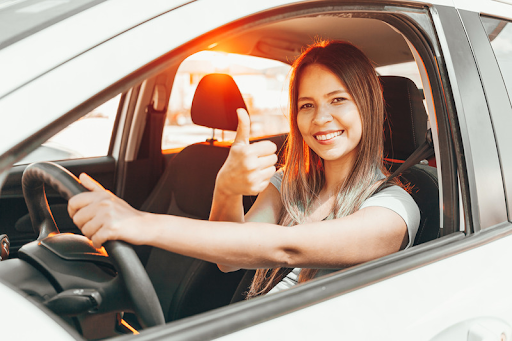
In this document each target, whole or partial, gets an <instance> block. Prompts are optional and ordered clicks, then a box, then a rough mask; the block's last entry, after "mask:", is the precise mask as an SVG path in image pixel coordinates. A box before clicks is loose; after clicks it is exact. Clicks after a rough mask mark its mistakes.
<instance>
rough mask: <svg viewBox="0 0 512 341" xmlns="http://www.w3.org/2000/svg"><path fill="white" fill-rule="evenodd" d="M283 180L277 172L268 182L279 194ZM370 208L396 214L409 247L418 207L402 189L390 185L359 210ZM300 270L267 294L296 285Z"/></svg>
mask: <svg viewBox="0 0 512 341" xmlns="http://www.w3.org/2000/svg"><path fill="white" fill-rule="evenodd" d="M282 180H283V172H282V171H279V172H276V173H275V174H274V176H272V178H271V179H270V182H271V183H272V184H273V185H274V186H275V187H276V188H277V190H278V191H279V193H281V182H282ZM371 206H379V207H385V208H388V209H390V210H392V211H394V212H396V213H397V214H398V215H399V216H400V217H402V219H403V220H404V221H405V224H406V225H407V232H408V234H409V243H408V244H407V246H406V248H408V247H410V246H411V245H412V243H413V242H414V238H415V237H416V232H418V227H419V225H420V218H421V215H420V210H419V208H418V205H417V204H416V202H415V201H414V199H413V198H412V197H411V195H410V194H409V193H407V192H406V191H405V190H404V189H403V188H402V187H400V186H396V185H392V186H389V187H387V188H384V189H382V190H380V191H379V192H377V193H375V194H374V195H372V196H371V197H369V198H368V199H366V200H365V201H364V202H363V204H362V205H361V207H359V209H363V208H366V207H371ZM300 270H301V269H300V268H295V269H293V271H292V272H290V273H289V274H288V275H287V276H286V277H285V278H284V279H283V280H282V281H281V282H279V283H278V284H277V285H276V286H275V287H274V288H273V289H272V290H270V292H269V294H271V293H275V292H278V291H281V290H284V289H288V288H290V287H292V286H293V285H295V284H297V283H298V278H299V273H300Z"/></svg>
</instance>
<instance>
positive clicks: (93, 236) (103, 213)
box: [68, 173, 148, 247]
mask: <svg viewBox="0 0 512 341" xmlns="http://www.w3.org/2000/svg"><path fill="white" fill-rule="evenodd" d="M80 182H81V183H82V185H83V186H84V187H85V188H87V189H88V190H90V192H85V193H81V194H78V195H75V196H74V197H72V198H71V199H69V201H68V212H69V215H70V217H71V218H72V219H73V222H74V223H75V224H76V225H77V226H78V228H80V230H81V231H82V233H83V234H84V235H85V236H86V237H88V238H89V239H90V240H91V241H92V242H93V244H94V246H95V247H100V246H101V245H103V243H105V242H106V241H108V240H123V241H125V242H127V243H130V244H133V245H140V244H143V243H144V241H143V240H142V239H141V237H143V235H144V233H141V232H140V226H145V225H147V220H146V218H147V217H146V216H147V215H148V214H147V213H145V212H141V211H138V210H136V209H135V208H133V207H132V206H130V205H129V204H128V203H127V202H126V201H124V200H122V199H120V198H119V197H117V196H115V195H114V194H112V193H111V192H110V191H107V190H105V189H104V188H103V186H101V185H100V184H99V183H98V182H96V181H95V180H94V179H92V178H91V177H90V176H88V175H87V174H85V173H82V174H81V175H80Z"/></svg>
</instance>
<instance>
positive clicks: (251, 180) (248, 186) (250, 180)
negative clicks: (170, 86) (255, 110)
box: [215, 109, 277, 195]
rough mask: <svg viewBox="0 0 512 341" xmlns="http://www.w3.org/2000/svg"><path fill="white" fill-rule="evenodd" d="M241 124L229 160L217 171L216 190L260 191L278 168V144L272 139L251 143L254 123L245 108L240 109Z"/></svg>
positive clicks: (228, 192)
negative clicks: (252, 123)
mask: <svg viewBox="0 0 512 341" xmlns="http://www.w3.org/2000/svg"><path fill="white" fill-rule="evenodd" d="M237 114H238V128H237V131H236V137H235V140H234V142H233V144H232V145H231V150H230V151H229V155H228V157H227V159H226V162H225V163H224V165H223V166H222V168H221V169H220V171H219V173H218V174H217V181H216V185H215V187H216V190H219V191H222V192H224V193H225V194H228V195H257V194H258V193H260V192H261V191H263V190H264V189H265V188H266V187H267V186H268V184H269V182H270V178H271V177H272V175H273V174H274V173H275V172H276V167H275V163H276V162H277V155H276V151H277V146H276V145H275V143H273V142H271V141H260V142H256V143H252V144H249V137H250V133H251V123H250V119H249V114H248V113H247V111H246V110H245V109H237Z"/></svg>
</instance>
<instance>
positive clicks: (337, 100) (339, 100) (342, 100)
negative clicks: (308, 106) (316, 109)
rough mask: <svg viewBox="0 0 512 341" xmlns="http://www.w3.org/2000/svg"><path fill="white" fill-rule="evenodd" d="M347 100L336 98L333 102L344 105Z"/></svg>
mask: <svg viewBox="0 0 512 341" xmlns="http://www.w3.org/2000/svg"><path fill="white" fill-rule="evenodd" d="M346 100H347V98H345V97H336V98H335V99H333V100H332V102H333V103H342V102H345V101H346Z"/></svg>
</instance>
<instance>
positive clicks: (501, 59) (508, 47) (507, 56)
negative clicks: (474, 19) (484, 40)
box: [481, 16, 512, 99]
mask: <svg viewBox="0 0 512 341" xmlns="http://www.w3.org/2000/svg"><path fill="white" fill-rule="evenodd" d="M481 20H482V23H483V25H484V28H485V31H486V32H487V36H488V37H489V41H490V42H491V46H492V49H493V51H494V55H495V56H496V60H497V61H498V65H499V67H500V70H501V75H502V76H503V80H504V81H505V86H506V87H507V91H508V94H509V95H508V97H509V99H510V98H511V96H510V95H511V94H512V22H510V21H507V20H503V19H497V18H491V17H485V16H482V17H481Z"/></svg>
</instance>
